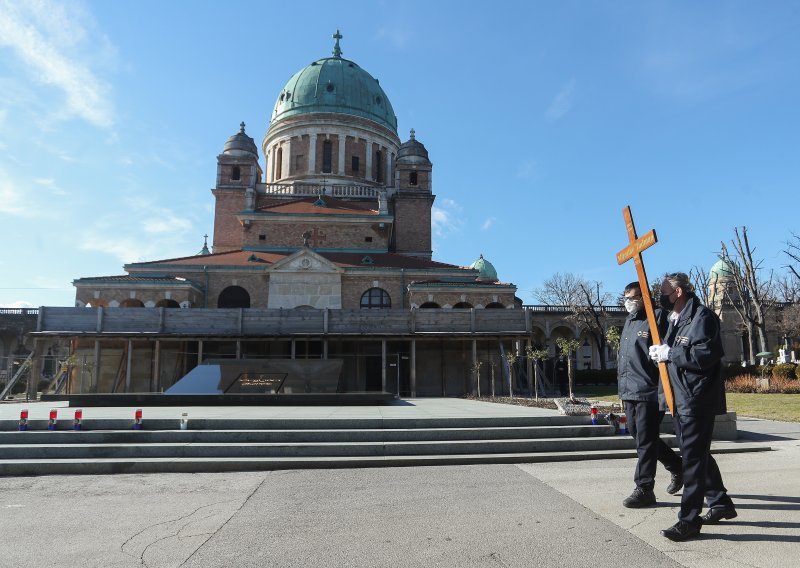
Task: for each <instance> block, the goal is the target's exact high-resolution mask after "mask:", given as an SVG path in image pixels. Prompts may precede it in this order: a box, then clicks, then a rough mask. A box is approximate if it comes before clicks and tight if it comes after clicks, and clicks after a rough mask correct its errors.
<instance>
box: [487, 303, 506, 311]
mask: <svg viewBox="0 0 800 568" xmlns="http://www.w3.org/2000/svg"><path fill="white" fill-rule="evenodd" d="M503 308H505V306H504V305H503V304H501V303H500V302H492V303H491V304H486V309H487V310H500V309H503Z"/></svg>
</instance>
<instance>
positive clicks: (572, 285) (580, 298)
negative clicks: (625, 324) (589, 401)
mask: <svg viewBox="0 0 800 568" xmlns="http://www.w3.org/2000/svg"><path fill="white" fill-rule="evenodd" d="M601 288H602V284H601V283H600V282H589V281H587V280H586V279H584V278H583V277H581V276H577V275H575V274H572V273H569V272H567V273H564V274H561V273H558V272H557V273H555V274H554V275H553V276H552V277H551V278H548V279H547V280H545V281H544V285H543V286H542V288H539V289H537V290H534V293H533V295H534V297H535V298H536V299H537V300H538V301H540V302H542V303H543V304H546V305H548V306H564V307H565V309H566V310H567V311H569V312H570V315H569V316H568V317H569V319H571V320H572V321H574V322H576V323H578V324H579V325H580V326H581V327H582V328H583V329H584V330H585V331H586V333H588V334H589V335H590V336H591V337H592V339H593V340H594V344H595V345H597V350H598V351H599V354H600V368H601V369H604V370H605V368H606V343H607V340H606V322H607V321H608V318H609V314H608V313H607V311H606V306H608V305H610V304H611V302H612V301H613V297H612V296H611V294H609V293H604V292H602V290H601Z"/></svg>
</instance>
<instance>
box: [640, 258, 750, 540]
mask: <svg viewBox="0 0 800 568" xmlns="http://www.w3.org/2000/svg"><path fill="white" fill-rule="evenodd" d="M660 303H661V307H662V309H664V310H670V314H669V316H668V319H669V327H668V328H667V332H666V334H665V336H664V343H663V344H661V345H652V346H651V347H650V357H651V359H653V361H655V362H657V363H659V364H660V365H661V364H665V363H666V366H667V368H668V370H669V378H670V383H671V384H672V389H673V392H674V395H675V406H674V408H673V412H672V415H673V423H674V424H675V433H676V434H677V436H678V442H679V444H680V447H681V460H682V462H683V483H684V487H683V495H682V496H681V509H680V512H679V513H678V522H677V523H675V524H674V525H673V526H671V527H670V528H668V529H664V530H663V531H661V534H662V535H664V536H665V537H667V538H668V539H670V540H675V541H682V540H686V539H689V538H692V537H694V536H696V535H698V534H699V533H700V528H701V527H702V526H703V525H714V524H717V523H718V522H719V521H721V520H722V519H733V518H734V517H736V516H737V513H736V508H735V507H734V505H733V501H732V500H731V498H730V497H729V496H728V492H727V489H725V485H724V484H723V482H722V475H721V474H720V471H719V467H718V466H717V462H716V461H715V460H714V458H713V457H712V456H711V436H712V434H713V432H714V422H715V419H716V415H717V414H725V412H726V405H725V382H724V381H723V379H722V374H721V371H722V356H723V350H722V339H721V338H720V322H719V318H718V317H717V314H715V313H714V312H713V311H712V310H710V309H708V308H707V307H706V306H704V305H703V304H702V303H700V300H699V299H698V298H697V296H695V294H694V286H693V285H692V284H691V282H690V281H689V277H688V276H687V275H686V274H685V273H683V272H675V273H672V274H667V275H666V277H665V278H664V280H663V282H662V283H661V301H660ZM704 497H705V500H706V501H707V502H708V511H707V512H706V514H705V515H703V516H700V512H701V511H702V510H703V498H704Z"/></svg>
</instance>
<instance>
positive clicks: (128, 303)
mask: <svg viewBox="0 0 800 568" xmlns="http://www.w3.org/2000/svg"><path fill="white" fill-rule="evenodd" d="M119 307H120V308H143V307H144V302H142V301H141V300H137V299H136V298H128V299H127V300H123V302H122V303H121V304H120V305H119Z"/></svg>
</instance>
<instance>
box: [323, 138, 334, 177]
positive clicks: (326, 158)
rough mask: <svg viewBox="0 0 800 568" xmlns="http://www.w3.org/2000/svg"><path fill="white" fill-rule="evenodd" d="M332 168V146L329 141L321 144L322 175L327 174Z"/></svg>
mask: <svg viewBox="0 0 800 568" xmlns="http://www.w3.org/2000/svg"><path fill="white" fill-rule="evenodd" d="M332 168H333V144H331V141H330V140H325V142H323V143H322V173H324V174H329V173H331V170H332Z"/></svg>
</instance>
